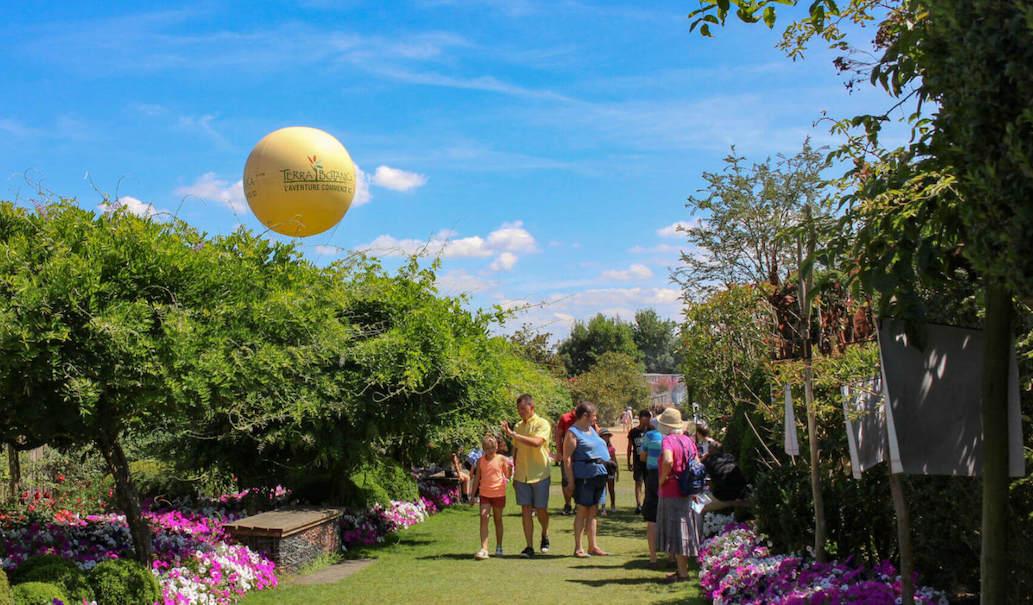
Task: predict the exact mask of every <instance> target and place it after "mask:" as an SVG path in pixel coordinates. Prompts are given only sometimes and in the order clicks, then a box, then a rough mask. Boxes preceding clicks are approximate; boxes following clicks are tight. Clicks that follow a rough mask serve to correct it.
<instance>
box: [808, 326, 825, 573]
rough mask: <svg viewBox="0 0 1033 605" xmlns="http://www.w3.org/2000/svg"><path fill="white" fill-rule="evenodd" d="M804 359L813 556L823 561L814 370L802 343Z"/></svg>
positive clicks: (822, 527) (822, 519) (822, 513)
mask: <svg viewBox="0 0 1033 605" xmlns="http://www.w3.org/2000/svg"><path fill="white" fill-rule="evenodd" d="M804 347H805V350H806V356H807V357H806V359H805V360H804V364H805V365H804V369H803V395H804V398H805V399H806V401H807V449H809V450H810V463H811V496H812V497H813V499H814V558H815V559H817V560H818V562H819V563H824V562H825V561H826V559H827V558H828V557H827V555H826V554H825V539H826V530H825V499H824V498H823V497H822V495H821V476H820V474H819V469H818V463H819V457H818V419H817V414H816V412H815V409H814V389H813V386H812V385H813V383H814V370H813V368H812V367H811V356H810V352H811V347H810V345H809V343H808V344H805V345H804Z"/></svg>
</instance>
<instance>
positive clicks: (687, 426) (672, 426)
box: [656, 408, 696, 435]
mask: <svg viewBox="0 0 1033 605" xmlns="http://www.w3.org/2000/svg"><path fill="white" fill-rule="evenodd" d="M656 428H657V430H659V431H660V433H662V434H664V435H670V434H671V433H673V432H675V431H682V432H684V433H685V434H688V435H691V434H692V433H695V432H696V425H695V424H694V423H692V422H685V421H683V420H682V419H681V412H680V411H679V410H678V408H667V409H666V410H664V412H663V413H662V414H660V416H659V417H658V418H657V420H656Z"/></svg>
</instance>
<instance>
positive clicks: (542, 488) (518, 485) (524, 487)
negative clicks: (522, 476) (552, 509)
mask: <svg viewBox="0 0 1033 605" xmlns="http://www.w3.org/2000/svg"><path fill="white" fill-rule="evenodd" d="M551 481H552V480H551V479H549V478H548V477H546V478H545V479H542V480H541V481H538V482H536V483H524V482H523V481H514V482H513V491H514V492H515V493H516V501H517V504H519V505H520V506H533V507H534V508H549V484H550V482H551Z"/></svg>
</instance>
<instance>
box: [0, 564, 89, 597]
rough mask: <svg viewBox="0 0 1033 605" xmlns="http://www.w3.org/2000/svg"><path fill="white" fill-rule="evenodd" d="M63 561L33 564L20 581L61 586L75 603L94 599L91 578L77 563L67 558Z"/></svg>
mask: <svg viewBox="0 0 1033 605" xmlns="http://www.w3.org/2000/svg"><path fill="white" fill-rule="evenodd" d="M61 561H62V562H61V563H57V562H47V563H46V564H38V565H35V566H33V567H32V568H31V569H29V570H28V571H26V572H23V573H22V574H20V575H19V580H18V582H19V584H20V583H29V582H45V583H47V584H54V585H55V586H59V587H60V588H61V590H62V592H64V593H65V594H66V595H67V596H68V598H70V599H71V600H72V601H73V602H75V603H82V602H83V601H84V600H85V601H87V602H89V601H92V600H93V588H92V587H91V586H90V582H89V579H88V578H87V577H86V573H84V572H83V571H82V570H81V569H79V568H78V567H77V566H76V565H75V564H73V563H71V562H70V561H67V560H65V559H62V560H61Z"/></svg>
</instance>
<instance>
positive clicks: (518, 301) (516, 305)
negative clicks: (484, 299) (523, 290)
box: [498, 298, 531, 311]
mask: <svg viewBox="0 0 1033 605" xmlns="http://www.w3.org/2000/svg"><path fill="white" fill-rule="evenodd" d="M530 304H531V301H529V300H527V299H524V298H503V299H501V300H500V301H499V302H498V305H499V306H500V307H502V308H503V309H505V310H507V311H510V310H512V309H520V308H523V307H527V306H530Z"/></svg>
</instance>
